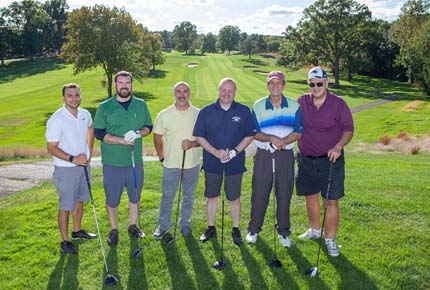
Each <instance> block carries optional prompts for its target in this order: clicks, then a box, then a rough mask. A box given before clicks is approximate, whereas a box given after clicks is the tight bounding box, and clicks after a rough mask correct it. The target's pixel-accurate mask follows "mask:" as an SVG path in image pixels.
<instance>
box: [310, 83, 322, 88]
mask: <svg viewBox="0 0 430 290" xmlns="http://www.w3.org/2000/svg"><path fill="white" fill-rule="evenodd" d="M323 85H324V83H309V86H310V87H311V88H314V87H315V86H317V87H319V88H321V87H322V86H323Z"/></svg>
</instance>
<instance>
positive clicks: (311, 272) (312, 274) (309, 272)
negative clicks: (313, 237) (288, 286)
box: [305, 162, 333, 278]
mask: <svg viewBox="0 0 430 290" xmlns="http://www.w3.org/2000/svg"><path fill="white" fill-rule="evenodd" d="M332 171H333V162H330V173H329V174H328V184H327V194H326V198H325V201H324V214H323V221H322V226H321V237H320V244H319V247H318V256H317V263H316V264H317V265H316V266H315V267H314V268H311V269H308V270H306V271H305V274H307V275H309V276H310V277H311V278H313V277H315V276H316V275H317V274H318V264H319V262H320V253H321V245H322V240H323V238H324V237H323V236H324V224H325V215H326V211H327V203H328V196H329V191H330V183H331V174H332Z"/></svg>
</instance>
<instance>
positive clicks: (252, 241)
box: [246, 232, 258, 244]
mask: <svg viewBox="0 0 430 290" xmlns="http://www.w3.org/2000/svg"><path fill="white" fill-rule="evenodd" d="M257 236H258V234H257V233H251V232H249V233H248V234H247V235H246V241H247V242H248V244H255V242H257Z"/></svg>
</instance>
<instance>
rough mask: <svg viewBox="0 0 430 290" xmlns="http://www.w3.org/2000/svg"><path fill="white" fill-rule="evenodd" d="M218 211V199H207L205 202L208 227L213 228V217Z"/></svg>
mask: <svg viewBox="0 0 430 290" xmlns="http://www.w3.org/2000/svg"><path fill="white" fill-rule="evenodd" d="M217 210H218V197H212V198H207V200H206V216H207V219H208V226H215V216H216V212H217Z"/></svg>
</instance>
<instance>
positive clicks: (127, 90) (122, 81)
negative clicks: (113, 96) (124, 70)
mask: <svg viewBox="0 0 430 290" xmlns="http://www.w3.org/2000/svg"><path fill="white" fill-rule="evenodd" d="M115 87H116V93H117V95H118V96H119V97H120V98H124V99H126V98H128V97H130V95H131V92H132V89H133V85H132V83H131V78H130V77H129V76H118V78H117V79H116V82H115Z"/></svg>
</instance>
